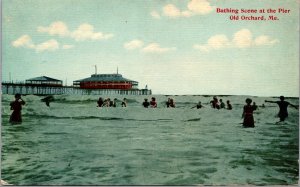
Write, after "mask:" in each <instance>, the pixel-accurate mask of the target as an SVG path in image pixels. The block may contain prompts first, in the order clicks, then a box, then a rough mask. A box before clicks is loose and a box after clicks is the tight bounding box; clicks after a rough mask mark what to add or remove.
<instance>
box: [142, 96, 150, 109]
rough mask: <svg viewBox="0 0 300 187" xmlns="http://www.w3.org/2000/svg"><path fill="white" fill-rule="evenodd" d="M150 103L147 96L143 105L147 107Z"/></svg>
mask: <svg viewBox="0 0 300 187" xmlns="http://www.w3.org/2000/svg"><path fill="white" fill-rule="evenodd" d="M149 105H150V103H149V101H148V99H147V98H145V99H144V102H143V106H144V107H145V108H148V107H149Z"/></svg>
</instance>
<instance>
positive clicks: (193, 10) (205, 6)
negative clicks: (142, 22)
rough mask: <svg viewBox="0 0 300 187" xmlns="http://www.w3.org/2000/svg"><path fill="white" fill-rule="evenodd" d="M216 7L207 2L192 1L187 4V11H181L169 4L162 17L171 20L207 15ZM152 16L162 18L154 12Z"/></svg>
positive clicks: (203, 0)
mask: <svg viewBox="0 0 300 187" xmlns="http://www.w3.org/2000/svg"><path fill="white" fill-rule="evenodd" d="M214 8H215V7H214V6H211V5H210V3H209V2H208V1H207V0H190V1H189V2H188V4H187V9H186V10H182V11H181V10H180V9H179V8H178V7H176V6H175V5H174V4H167V5H165V6H164V7H163V8H162V15H164V16H167V17H170V18H179V17H191V16H196V15H205V14H209V13H211V12H212V10H213V9H214ZM151 16H152V17H154V18H160V17H161V15H160V14H159V13H158V12H156V11H152V12H151Z"/></svg>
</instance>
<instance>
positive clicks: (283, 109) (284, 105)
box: [265, 96, 298, 122]
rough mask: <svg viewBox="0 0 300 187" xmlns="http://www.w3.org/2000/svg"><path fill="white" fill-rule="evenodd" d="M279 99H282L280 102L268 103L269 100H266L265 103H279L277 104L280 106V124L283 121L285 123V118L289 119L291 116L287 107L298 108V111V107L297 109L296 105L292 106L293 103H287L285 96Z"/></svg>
mask: <svg viewBox="0 0 300 187" xmlns="http://www.w3.org/2000/svg"><path fill="white" fill-rule="evenodd" d="M279 99H280V101H268V100H265V102H266V103H277V104H278V106H279V113H278V117H279V119H280V121H279V122H281V121H284V120H285V118H287V117H288V115H289V114H288V111H287V107H288V106H289V105H291V106H292V107H294V108H296V109H298V107H297V106H296V105H293V104H291V103H289V102H287V101H285V100H284V96H280V97H279Z"/></svg>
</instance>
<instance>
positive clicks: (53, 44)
mask: <svg viewBox="0 0 300 187" xmlns="http://www.w3.org/2000/svg"><path fill="white" fill-rule="evenodd" d="M11 44H12V46H14V47H16V48H19V47H23V48H28V49H33V50H35V51H36V52H43V51H56V50H58V49H60V44H59V43H58V42H57V41H56V40H54V39H51V40H48V41H45V42H43V43H40V44H34V43H33V41H32V39H31V37H30V36H28V35H23V36H21V37H19V38H18V39H16V40H15V41H13V42H12V43H11ZM73 47H74V46H73V45H62V49H71V48H73Z"/></svg>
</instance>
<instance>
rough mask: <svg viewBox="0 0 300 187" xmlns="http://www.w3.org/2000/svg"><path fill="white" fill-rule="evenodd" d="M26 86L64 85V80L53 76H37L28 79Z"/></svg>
mask: <svg viewBox="0 0 300 187" xmlns="http://www.w3.org/2000/svg"><path fill="white" fill-rule="evenodd" d="M25 85H26V86H51V87H62V86H63V82H62V81H61V80H58V79H54V78H51V77H46V76H41V77H35V78H31V79H27V80H26V81H25Z"/></svg>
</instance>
